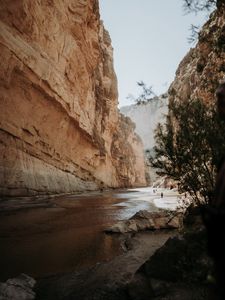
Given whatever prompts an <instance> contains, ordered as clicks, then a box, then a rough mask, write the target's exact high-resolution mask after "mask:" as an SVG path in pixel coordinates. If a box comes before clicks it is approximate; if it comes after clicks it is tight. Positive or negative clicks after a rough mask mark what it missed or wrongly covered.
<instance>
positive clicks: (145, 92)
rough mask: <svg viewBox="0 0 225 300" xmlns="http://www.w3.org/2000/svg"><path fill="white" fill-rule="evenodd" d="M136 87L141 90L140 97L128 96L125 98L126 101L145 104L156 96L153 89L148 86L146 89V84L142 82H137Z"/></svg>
mask: <svg viewBox="0 0 225 300" xmlns="http://www.w3.org/2000/svg"><path fill="white" fill-rule="evenodd" d="M137 85H138V86H139V87H140V88H141V89H142V91H141V93H140V95H139V96H138V97H134V96H133V95H131V94H129V95H128V96H127V99H131V100H132V101H135V102H136V103H137V104H141V103H145V102H147V101H149V100H150V99H151V97H155V96H156V94H155V92H154V91H153V87H152V86H149V87H147V85H146V83H144V82H143V81H142V80H141V81H138V82H137Z"/></svg>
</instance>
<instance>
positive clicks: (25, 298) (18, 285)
mask: <svg viewBox="0 0 225 300" xmlns="http://www.w3.org/2000/svg"><path fill="white" fill-rule="evenodd" d="M35 284H36V281H35V280H34V279H33V278H32V277H30V276H28V275H26V274H21V275H20V276H18V277H15V278H11V279H8V280H7V281H6V282H4V283H2V282H0V299H1V300H33V299H35V292H34V291H33V288H34V286H35Z"/></svg>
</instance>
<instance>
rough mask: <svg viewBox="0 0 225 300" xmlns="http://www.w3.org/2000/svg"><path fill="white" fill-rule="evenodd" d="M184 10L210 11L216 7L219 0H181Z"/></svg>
mask: <svg viewBox="0 0 225 300" xmlns="http://www.w3.org/2000/svg"><path fill="white" fill-rule="evenodd" d="M183 1H184V10H185V11H186V12H195V13H197V12H199V11H208V12H209V11H211V10H212V9H214V8H216V5H217V4H218V3H219V2H220V0H219V1H218V0H183Z"/></svg>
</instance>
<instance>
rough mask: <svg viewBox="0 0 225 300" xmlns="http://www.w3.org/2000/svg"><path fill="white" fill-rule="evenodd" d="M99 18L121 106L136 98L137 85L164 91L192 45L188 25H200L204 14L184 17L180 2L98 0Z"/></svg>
mask: <svg viewBox="0 0 225 300" xmlns="http://www.w3.org/2000/svg"><path fill="white" fill-rule="evenodd" d="M99 2H100V12H101V18H102V20H103V21H104V24H105V27H106V29H107V30H108V31H109V33H110V36H111V39H112V45H113V48H114V65H115V71H116V74H117V78H118V89H119V102H120V106H124V105H127V104H131V103H132V101H131V100H128V99H126V97H127V96H128V94H133V95H134V96H138V95H139V94H140V89H139V88H138V87H137V84H136V82H137V81H140V80H143V81H144V82H145V83H146V84H147V85H148V86H149V85H152V86H153V90H154V91H155V92H156V93H157V94H161V93H163V92H165V91H166V90H167V88H168V87H169V84H170V83H171V82H172V81H173V79H174V75H175V71H176V69H177V67H178V64H179V63H180V61H181V59H182V58H183V57H184V55H185V54H186V53H187V51H188V49H189V48H190V47H191V45H190V44H189V43H188V41H187V38H188V36H190V31H189V28H190V25H191V24H195V25H200V24H201V25H202V24H203V23H204V22H205V21H206V17H205V16H204V15H201V14H198V15H197V16H196V15H195V14H188V15H185V14H184V11H183V8H182V4H183V1H182V0H100V1H99Z"/></svg>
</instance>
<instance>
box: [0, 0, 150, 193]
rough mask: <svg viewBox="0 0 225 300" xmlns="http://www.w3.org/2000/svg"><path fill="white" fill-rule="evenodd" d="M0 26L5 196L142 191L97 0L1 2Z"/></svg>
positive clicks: (0, 159)
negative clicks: (136, 188) (115, 189)
mask: <svg viewBox="0 0 225 300" xmlns="http://www.w3.org/2000/svg"><path fill="white" fill-rule="evenodd" d="M0 19H1V21H0V56H1V59H0V112H1V113H0V114H1V118H0V194H1V195H16V196H20V195H36V194H42V193H43V194H46V193H67V192H75V191H79V190H87V189H90V190H91V189H97V188H99V187H106V186H107V187H125V186H138V185H139V186H140V185H145V177H144V176H145V175H144V158H143V154H142V143H141V142H140V140H139V139H138V137H137V136H136V135H135V134H134V131H133V125H132V126H131V122H127V121H126V120H125V119H124V118H123V117H121V116H120V114H119V113H118V109H117V96H118V95H117V94H118V93H117V80H116V75H115V73H114V69H113V53H112V52H113V50H112V46H111V40H110V37H109V34H108V32H107V31H106V30H105V29H104V27H103V25H102V23H101V21H100V17H99V8H98V1H97V0H78V1H75V2H71V1H63V2H62V1H58V0H51V1H44V2H42V1H41V2H40V1H31V0H23V1H19V2H18V1H16V2H15V1H9V0H8V1H1V4H0ZM124 128H125V133H123V132H121V130H122V129H124ZM121 178H122V180H121Z"/></svg>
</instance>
